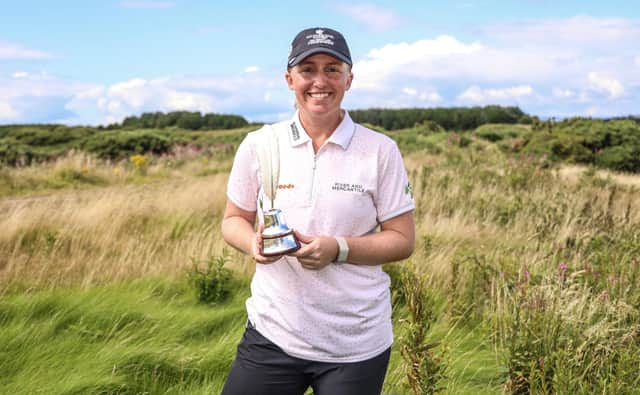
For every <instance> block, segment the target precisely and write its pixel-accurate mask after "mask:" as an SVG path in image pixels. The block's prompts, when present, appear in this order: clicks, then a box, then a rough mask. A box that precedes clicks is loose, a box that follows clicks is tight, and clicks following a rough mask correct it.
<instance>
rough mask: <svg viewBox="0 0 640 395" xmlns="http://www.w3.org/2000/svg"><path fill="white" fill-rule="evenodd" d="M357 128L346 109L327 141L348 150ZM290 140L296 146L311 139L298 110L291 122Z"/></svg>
mask: <svg viewBox="0 0 640 395" xmlns="http://www.w3.org/2000/svg"><path fill="white" fill-rule="evenodd" d="M355 130H356V124H355V123H354V122H353V120H352V119H351V117H350V116H349V113H348V112H347V111H346V110H345V111H344V117H343V118H342V121H341V122H340V124H339V125H338V127H337V128H336V130H334V131H333V133H332V134H331V136H330V137H329V140H327V141H328V142H330V143H334V144H337V145H339V146H341V147H342V149H345V150H346V149H347V147H349V143H350V142H351V138H352V137H353V134H354V132H355ZM289 140H290V141H291V145H292V146H294V147H295V146H298V145H301V144H304V143H306V142H307V141H311V138H310V137H309V135H308V134H307V131H306V130H304V127H303V126H302V122H300V114H299V112H298V111H296V113H295V114H294V116H293V118H292V119H291V122H290V123H289Z"/></svg>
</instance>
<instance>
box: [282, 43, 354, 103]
mask: <svg viewBox="0 0 640 395" xmlns="http://www.w3.org/2000/svg"><path fill="white" fill-rule="evenodd" d="M285 79H286V80H287V84H288V85H289V89H291V90H292V91H294V93H295V95H296V102H297V104H298V109H299V110H300V111H302V112H306V113H309V115H325V114H326V115H328V114H331V113H333V112H339V111H340V103H342V98H343V97H344V93H345V92H346V91H347V90H348V89H349V87H350V86H351V81H352V80H353V74H352V73H351V69H350V68H349V66H348V65H347V64H346V63H344V62H342V61H340V60H338V59H336V58H334V57H333V56H330V55H326V54H323V53H319V54H315V55H312V56H309V57H307V58H305V59H304V60H303V61H302V62H300V63H299V64H297V65H296V66H294V67H292V68H291V69H290V70H289V71H287V73H286V74H285Z"/></svg>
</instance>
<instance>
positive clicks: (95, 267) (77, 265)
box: [0, 174, 250, 287]
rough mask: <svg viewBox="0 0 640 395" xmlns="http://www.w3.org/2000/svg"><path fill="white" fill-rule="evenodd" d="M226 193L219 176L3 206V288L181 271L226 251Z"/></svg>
mask: <svg viewBox="0 0 640 395" xmlns="http://www.w3.org/2000/svg"><path fill="white" fill-rule="evenodd" d="M225 190H226V176H225V175H222V174H220V175H213V176H208V177H203V178H188V179H174V180H171V181H168V182H165V183H156V184H146V185H139V186H135V185H129V186H125V187H123V186H117V187H106V188H97V189H91V190H85V191H76V192H64V193H60V194H57V195H51V196H43V197H35V198H18V199H15V198H14V199H5V200H3V201H0V228H1V229H3V232H2V233H1V234H0V257H1V258H0V284H4V285H9V284H21V283H25V284H26V285H28V286H29V287H38V286H58V285H65V284H67V285H68V284H80V285H82V286H88V285H90V284H94V283H100V282H105V281H116V280H121V279H130V278H137V277H140V276H144V275H148V274H163V275H165V274H175V273H178V272H179V271H181V270H182V269H183V268H185V267H186V266H189V265H190V264H191V258H193V259H197V260H201V259H205V258H207V257H209V256H211V255H214V254H216V255H217V254H221V253H222V249H223V247H224V242H223V241H222V238H221V236H220V232H219V224H220V217H221V215H222V211H223V208H224V203H225V199H226V198H225V196H224V191H225ZM235 261H236V262H238V260H235ZM243 265H244V262H243V261H240V262H239V268H243ZM243 270H244V269H243ZM249 270H250V269H249Z"/></svg>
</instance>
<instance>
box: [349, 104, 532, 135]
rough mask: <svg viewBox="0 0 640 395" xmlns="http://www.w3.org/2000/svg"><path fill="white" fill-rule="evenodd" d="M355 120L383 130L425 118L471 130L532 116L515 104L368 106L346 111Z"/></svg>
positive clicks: (523, 120) (526, 121)
mask: <svg viewBox="0 0 640 395" xmlns="http://www.w3.org/2000/svg"><path fill="white" fill-rule="evenodd" d="M349 115H350V116H351V118H352V119H353V120H354V121H356V122H359V123H368V124H371V125H375V126H380V127H382V128H384V129H386V130H398V129H406V128H412V127H414V126H416V125H419V124H422V123H424V122H425V121H431V122H435V123H437V124H438V125H440V126H442V127H443V128H445V129H446V130H472V129H475V128H477V127H478V126H481V125H484V124H487V123H511V124H513V123H523V124H530V123H531V122H532V120H533V119H534V118H535V117H531V116H530V115H528V114H526V113H524V112H523V111H522V110H521V109H520V108H518V107H503V106H495V105H492V106H485V107H452V108H445V107H437V108H402V109H386V108H371V109H367V110H352V111H349Z"/></svg>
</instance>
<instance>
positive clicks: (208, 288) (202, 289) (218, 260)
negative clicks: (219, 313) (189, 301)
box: [189, 254, 232, 303]
mask: <svg viewBox="0 0 640 395" xmlns="http://www.w3.org/2000/svg"><path fill="white" fill-rule="evenodd" d="M228 260H229V258H228V256H227V255H226V254H223V255H221V256H211V257H209V259H207V260H206V261H204V262H198V261H195V260H194V261H193V267H192V269H191V272H189V279H190V282H191V284H193V286H194V288H195V290H196V297H197V299H198V301H199V302H200V303H220V302H223V301H224V300H225V299H227V297H229V295H230V294H231V289H232V284H231V282H232V275H231V270H229V269H227V268H225V267H224V265H225V264H226V263H227V261H228ZM201 266H204V267H201Z"/></svg>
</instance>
